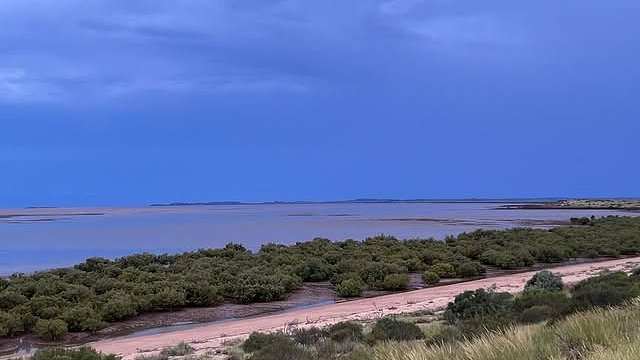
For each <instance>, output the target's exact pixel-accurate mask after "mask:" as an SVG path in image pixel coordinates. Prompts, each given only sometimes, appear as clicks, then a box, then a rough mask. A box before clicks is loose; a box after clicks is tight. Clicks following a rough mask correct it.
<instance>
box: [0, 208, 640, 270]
mask: <svg viewBox="0 0 640 360" xmlns="http://www.w3.org/2000/svg"><path fill="white" fill-rule="evenodd" d="M499 205H501V204H495V203H382V204H362V203H342V204H301V205H292V204H277V205H272V204H269V205H233V206H232V205H216V206H184V207H146V208H117V209H77V208H76V209H29V210H25V209H22V210H0V274H9V273H13V272H28V271H33V270H38V269H46V268H52V267H62V266H68V265H71V264H74V263H77V262H79V261H82V260H84V259H85V258H87V257H90V256H104V257H109V258H114V257H118V256H123V255H127V254H131V253H134V252H142V251H151V252H155V253H163V252H169V253H173V252H179V251H185V250H193V249H198V248H211V247H220V246H224V244H226V243H228V242H231V241H233V242H238V243H242V244H244V245H245V246H247V247H248V248H250V249H253V250H256V249H258V248H259V246H260V244H263V243H267V242H278V243H286V244H291V243H295V242H296V241H306V240H310V239H313V238H314V237H326V238H329V239H332V240H344V239H358V240H361V239H364V238H366V237H368V236H374V235H379V234H383V233H384V234H389V235H394V236H396V237H398V238H403V239H404V238H415V237H434V238H438V239H442V238H444V237H445V236H446V235H451V234H458V233H461V232H464V231H472V230H475V229H478V228H484V229H503V228H509V227H516V226H530V225H531V224H532V221H533V223H534V224H537V225H538V226H543V227H544V224H540V223H538V222H540V221H558V220H567V219H569V218H570V217H579V216H591V215H596V216H604V215H629V214H630V213H628V212H621V211H611V210H496V209H495V208H496V207H497V206H499ZM25 212H27V213H29V215H30V216H14V217H7V215H10V214H17V213H25ZM80 213H91V215H78V214H80ZM100 214H101V215H100Z"/></svg>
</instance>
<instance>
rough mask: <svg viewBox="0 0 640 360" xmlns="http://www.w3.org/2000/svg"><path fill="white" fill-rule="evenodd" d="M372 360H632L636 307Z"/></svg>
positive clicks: (638, 334) (637, 335) (419, 346)
mask: <svg viewBox="0 0 640 360" xmlns="http://www.w3.org/2000/svg"><path fill="white" fill-rule="evenodd" d="M374 352H375V356H374V358H375V359H376V360H543V359H548V360H632V359H633V360H636V359H640V305H639V304H637V303H635V304H631V305H628V306H627V307H623V308H618V309H602V308H600V309H594V310H590V311H586V312H582V313H578V314H575V315H571V316H569V317H568V318H566V319H564V320H562V321H558V322H555V323H553V324H552V325H544V324H536V325H522V326H515V327H510V328H507V329H504V330H501V331H496V332H489V333H485V334H483V335H482V336H479V337H477V338H472V339H469V340H466V341H461V342H458V343H455V344H435V345H433V344H427V343H425V342H389V343H383V344H380V345H379V346H377V347H375V348H374Z"/></svg>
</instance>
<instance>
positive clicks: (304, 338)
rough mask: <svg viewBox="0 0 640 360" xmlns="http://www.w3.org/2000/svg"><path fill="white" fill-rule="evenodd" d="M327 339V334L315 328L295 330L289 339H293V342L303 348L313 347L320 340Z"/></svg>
mask: <svg viewBox="0 0 640 360" xmlns="http://www.w3.org/2000/svg"><path fill="white" fill-rule="evenodd" d="M327 337H328V334H327V332H326V331H324V330H322V329H319V328H317V327H311V328H308V329H295V330H294V331H293V332H292V334H291V338H292V339H293V341H295V342H296V343H298V344H300V345H304V346H311V345H315V344H317V343H318V342H320V341H321V340H324V339H326V338H327Z"/></svg>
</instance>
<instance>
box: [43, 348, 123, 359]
mask: <svg viewBox="0 0 640 360" xmlns="http://www.w3.org/2000/svg"><path fill="white" fill-rule="evenodd" d="M31 359H32V360H119V358H118V357H117V356H116V355H113V354H108V355H107V354H102V353H99V352H97V351H95V350H94V349H92V348H89V347H82V348H79V349H64V348H49V349H40V350H38V351H36V353H35V354H33V356H32V357H31Z"/></svg>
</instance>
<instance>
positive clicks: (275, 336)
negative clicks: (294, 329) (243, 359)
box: [242, 332, 289, 353]
mask: <svg viewBox="0 0 640 360" xmlns="http://www.w3.org/2000/svg"><path fill="white" fill-rule="evenodd" d="M280 341H289V338H288V337H287V336H286V335H284V334H283V333H280V332H277V333H271V334H266V333H260V332H253V333H251V335H249V338H247V340H245V342H244V343H242V350H244V351H245V352H248V353H252V352H256V351H258V350H261V349H262V348H264V347H266V346H268V345H269V344H272V343H275V342H280Z"/></svg>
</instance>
